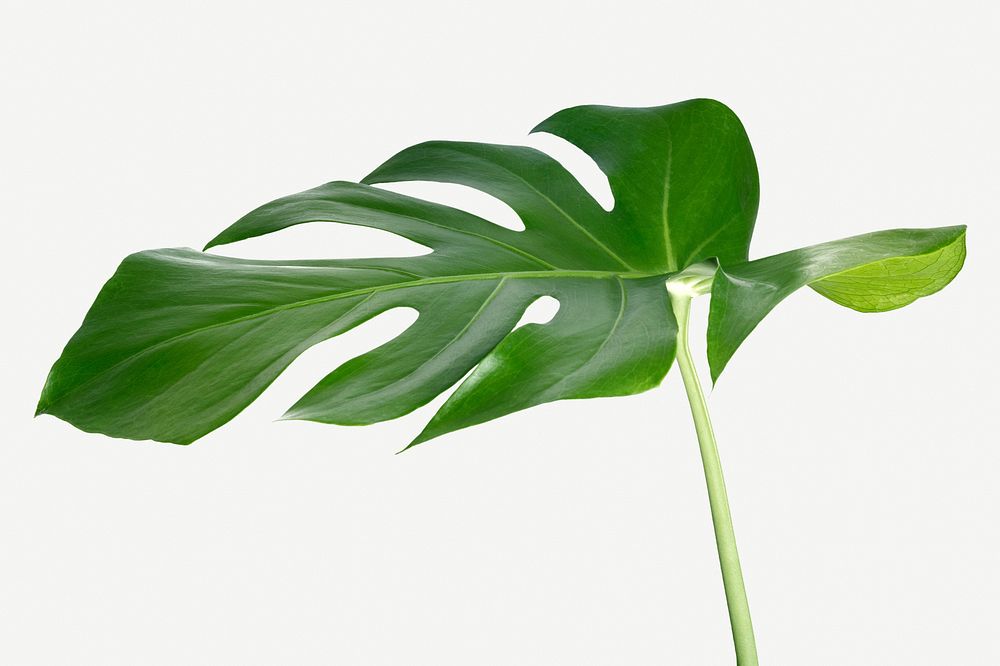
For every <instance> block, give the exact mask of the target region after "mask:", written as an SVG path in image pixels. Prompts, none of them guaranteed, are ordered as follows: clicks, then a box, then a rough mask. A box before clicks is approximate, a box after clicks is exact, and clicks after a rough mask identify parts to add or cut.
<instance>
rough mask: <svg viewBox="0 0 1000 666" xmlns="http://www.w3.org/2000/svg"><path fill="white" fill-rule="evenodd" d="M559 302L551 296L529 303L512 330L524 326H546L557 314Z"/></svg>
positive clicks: (540, 297)
mask: <svg viewBox="0 0 1000 666" xmlns="http://www.w3.org/2000/svg"><path fill="white" fill-rule="evenodd" d="M559 305H560V304H559V301H558V300H556V299H555V298H552V297H551V296H539V297H538V298H536V299H535V300H533V301H532V302H531V305H529V306H528V307H527V309H526V310H525V311H524V314H522V315H521V318H520V319H519V320H518V322H517V325H516V326H514V328H520V327H522V326H524V325H526V324H547V323H549V322H550V321H552V318H553V317H555V316H556V313H557V312H559Z"/></svg>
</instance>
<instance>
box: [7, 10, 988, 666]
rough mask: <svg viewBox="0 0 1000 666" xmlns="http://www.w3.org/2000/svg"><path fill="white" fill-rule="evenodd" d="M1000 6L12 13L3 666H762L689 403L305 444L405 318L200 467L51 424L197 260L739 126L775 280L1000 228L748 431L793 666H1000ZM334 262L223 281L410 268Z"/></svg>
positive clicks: (317, 363) (816, 347) (731, 396)
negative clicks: (460, 173)
mask: <svg viewBox="0 0 1000 666" xmlns="http://www.w3.org/2000/svg"><path fill="white" fill-rule="evenodd" d="M991 5H995V3H988V2H982V3H973V2H949V3H941V2H935V3H920V2H905V3H904V2H883V3H878V2H864V3H850V2H846V3H845V2H837V3H832V2H831V3H799V2H787V3H770V4H769V3H745V4H738V5H730V6H724V5H719V4H716V3H705V2H688V3H676V2H649V3H628V2H617V3H588V2H581V1H577V2H565V3H545V2H531V3H525V4H520V3H516V2H505V3H489V4H485V3H483V4H478V3H472V2H455V3H444V2H434V3H424V2H409V3H400V4H398V5H393V4H392V3H378V4H375V3H364V2H358V3H351V4H346V3H340V2H336V1H335V0H328V1H326V2H313V3H294V2H280V3H273V5H272V6H270V7H264V6H260V5H258V4H256V3H236V2H233V3H225V4H223V3H204V2H176V3H163V4H162V5H153V4H143V3H91V2H86V3H83V2H65V3H46V2H23V3H22V2H10V1H9V0H4V1H3V5H2V6H3V12H2V16H0V85H2V88H0V90H2V103H0V138H2V142H0V211H2V213H0V216H2V218H0V219H2V224H3V230H4V253H3V254H4V258H3V262H2V264H0V270H2V271H3V275H2V280H3V289H4V301H5V307H4V312H5V314H4V318H3V326H2V332H0V334H2V335H3V340H2V344H3V347H2V349H3V355H2V360H0V363H2V378H0V381H2V395H0V398H2V400H0V409H2V410H3V411H2V422H0V423H2V433H3V434H2V440H3V441H2V445H0V663H3V664H30V665H34V664H39V665H41V664H45V665H49V664H72V665H78V664H100V665H105V664H107V665H112V664H128V665H134V664H213V665H214V664H223V665H228V664H240V665H243V664H247V665H253V664H350V665H358V666H376V665H397V664H407V665H415V666H424V665H426V666H430V665H434V666H445V665H462V666H469V665H479V664H483V665H487V666H492V665H497V666H506V665H512V666H534V665H537V666H557V665H567V666H569V665H573V666H580V665H596V666H604V665H609V666H621V665H627V666H642V665H646V664H648V665H657V664H680V665H689V664H705V665H713V666H714V665H717V664H727V663H732V661H733V659H732V648H731V642H730V636H729V628H728V621H727V617H726V612H725V605H724V599H723V594H722V585H721V581H720V577H719V572H718V563H717V560H716V555H715V550H714V543H713V540H712V532H711V525H710V519H709V513H708V506H707V500H706V494H705V489H704V482H703V478H702V476H701V474H702V473H701V468H700V462H699V459H698V454H697V447H696V443H695V438H694V433H693V429H692V426H691V425H690V420H689V415H688V413H687V406H686V404H685V401H684V397H683V391H682V390H681V387H680V382H679V377H678V375H677V374H676V373H671V374H670V375H669V376H668V378H667V380H666V381H665V383H664V385H663V387H662V388H661V389H659V390H656V391H652V392H650V393H647V394H644V395H642V396H639V397H634V398H624V399H608V400H596V401H586V402H571V403H560V404H554V405H547V406H544V407H540V408H536V409H533V410H530V411H528V412H526V413H521V414H518V415H515V416H511V417H509V418H505V419H502V420H500V421H498V422H495V423H492V424H488V425H486V426H482V427H477V428H474V429H471V430H466V431H462V432H460V433H457V434H454V435H451V436H448V437H445V438H443V439H441V440H439V441H436V442H433V443H431V444H428V445H426V446H423V447H420V448H418V449H416V450H414V451H412V452H409V453H407V454H406V455H402V456H394V455H392V454H393V452H394V451H396V450H397V449H398V448H399V447H400V446H401V445H403V444H404V443H405V442H407V441H408V440H409V438H410V437H411V436H412V435H413V434H414V433H416V432H417V431H419V429H420V427H421V425H422V424H423V423H424V422H425V421H426V420H427V419H428V418H429V417H430V415H431V414H432V413H433V410H434V408H435V406H436V405H439V404H440V402H441V400H440V399H439V400H437V401H435V403H433V404H432V405H430V406H428V407H426V408H424V409H421V410H419V411H418V412H416V413H414V414H412V415H410V416H408V417H405V418H403V419H400V420H398V421H394V422H390V423H386V424H382V425H378V426H373V427H369V428H356V429H351V428H338V427H332V426H322V425H317V424H310V423H296V422H274V420H273V419H274V418H276V417H277V416H279V415H280V414H281V413H282V412H283V411H284V409H285V408H286V407H287V406H289V405H290V404H291V403H292V402H294V400H295V399H296V398H297V397H298V396H299V395H301V394H302V393H303V392H305V390H307V389H308V388H309V387H311V386H312V384H313V383H314V382H315V381H317V380H318V379H319V378H320V377H322V376H324V375H325V374H326V373H327V372H329V371H330V370H331V369H333V368H334V367H335V366H336V365H337V364H338V363H340V362H342V361H343V360H345V359H347V358H349V357H351V356H352V355H355V354H357V353H360V352H361V351H363V350H365V349H367V348H368V347H370V346H372V345H373V344H374V343H377V342H381V341H383V340H386V339H388V338H389V337H390V336H392V335H393V334H395V333H396V332H398V331H399V330H401V328H402V327H403V326H404V325H405V324H406V322H407V321H408V320H409V318H408V316H407V315H406V314H405V313H391V314H389V315H386V316H383V317H381V318H379V319H378V320H377V321H375V322H373V323H372V324H370V325H368V326H367V327H365V328H362V329H358V330H356V331H354V332H352V333H350V334H348V335H346V336H344V337H342V338H340V339H337V340H333V341H330V342H328V343H325V344H323V345H321V346H319V347H317V348H314V349H313V350H311V351H310V352H308V353H307V354H305V355H304V356H303V357H301V358H300V359H299V360H298V361H297V362H296V363H295V364H293V366H292V367H291V368H290V369H289V370H288V372H286V373H285V374H284V375H283V376H282V377H281V378H280V379H279V381H277V382H276V383H275V384H274V385H273V386H272V387H271V388H270V389H269V390H268V391H267V392H266V393H265V394H264V395H263V396H262V397H261V399H260V400H258V401H257V402H256V403H255V404H254V405H252V406H251V407H250V408H248V409H247V410H246V411H245V412H244V413H242V414H241V415H240V416H239V417H238V418H236V419H235V420H234V421H233V422H232V423H230V424H229V425H227V426H225V427H224V428H222V429H221V430H219V431H217V432H215V433H213V434H211V435H209V436H208V437H205V438H204V439H203V440H201V441H199V442H197V443H195V444H194V445H192V446H190V447H177V446H171V445H165V444H152V443H134V442H127V441H118V440H112V439H108V438H105V437H102V436H97V435H88V434H85V433H82V432H79V431H76V430H75V429H73V428H72V427H70V426H68V425H67V424H65V423H63V422H60V421H57V420H56V419H53V418H51V417H43V418H39V419H35V420H33V419H32V418H31V415H32V413H33V409H34V404H35V400H36V398H37V395H38V393H39V391H40V389H41V387H42V383H43V381H44V378H45V374H46V372H47V371H48V368H49V366H50V365H51V363H52V362H53V361H54V360H55V359H56V357H57V356H58V355H59V352H60V350H61V348H62V345H63V344H64V343H65V341H66V340H67V339H68V338H69V336H70V335H71V334H72V333H73V331H74V330H75V329H76V327H77V326H78V324H79V322H80V320H81V319H82V317H83V315H84V313H85V312H86V310H87V308H88V306H89V305H90V303H91V301H92V299H93V297H94V295H95V294H96V293H97V291H98V289H99V288H100V286H101V285H102V284H103V282H104V281H105V280H106V279H107V278H108V277H109V276H110V275H111V273H112V272H113V271H114V269H115V267H116V266H117V264H118V262H119V261H120V259H121V258H122V257H123V256H125V255H126V254H128V253H130V252H134V251H137V250H141V249H147V248H154V247H164V246H180V245H188V246H194V247H200V246H201V245H202V244H203V243H204V242H205V241H206V240H207V239H209V238H210V237H212V236H213V235H215V233H216V232H218V231H219V230H220V229H222V228H223V227H225V226H227V225H228V224H229V223H230V222H232V221H233V220H235V219H236V218H237V217H238V216H240V215H241V214H243V213H244V212H246V211H248V210H250V209H251V208H253V207H255V206H257V205H258V204H260V203H263V202H265V201H267V200H270V199H272V198H274V197H277V196H280V195H283V194H288V193H291V192H295V191H298V190H302V189H305V188H308V187H311V186H314V185H317V184H320V183H322V182H325V181H328V180H334V179H358V178H360V177H361V176H363V175H364V174H365V173H367V172H368V171H369V170H370V169H372V168H374V167H375V166H376V165H378V164H379V163H380V162H382V161H383V160H384V159H385V158H387V157H388V156H389V155H391V154H392V153H393V152H395V151H396V150H399V149H401V148H403V147H405V146H407V145H410V144H412V143H415V142H418V141H421V140H425V139H432V138H453V139H467V140H484V141H494V142H506V143H519V142H527V143H528V144H529V145H535V146H539V147H544V148H547V149H548V148H552V149H553V150H554V152H555V153H556V154H558V155H559V156H560V158H562V159H566V160H568V161H567V163H568V164H569V165H570V167H571V168H572V169H574V170H575V171H577V172H579V173H582V174H583V176H581V177H582V178H583V180H584V181H585V184H586V185H588V187H592V188H597V187H599V186H600V185H601V183H600V179H599V178H597V177H595V176H594V174H593V172H592V169H593V167H592V165H588V164H587V163H586V161H585V160H581V159H579V156H578V155H575V154H574V153H573V152H572V151H568V150H566V149H565V146H563V145H561V144H560V142H558V141H554V140H551V141H548V140H545V139H538V138H527V137H526V133H527V130H528V129H530V128H531V127H532V126H533V125H534V124H535V123H536V122H537V121H539V120H541V119H542V118H544V117H546V116H547V115H549V114H550V113H552V112H554V111H556V110H558V109H560V108H563V107H566V106H572V105H576V104H581V103H605V104H616V105H635V106H640V105H658V104H664V103H668V102H673V101H679V100H682V99H687V98H690V97H702V96H704V97H715V98H718V99H720V100H723V101H724V102H726V103H728V104H729V105H730V106H731V107H732V108H733V109H734V110H735V111H736V112H737V113H738V114H739V115H740V116H741V118H742V119H743V121H744V123H745V124H746V126H747V128H748V132H749V134H750V137H751V140H752V141H753V143H754V146H755V150H756V154H757V158H758V161H759V164H760V172H761V184H762V203H761V209H760V215H759V217H758V223H757V233H756V236H755V241H754V245H753V248H752V255H753V256H764V255H766V254H771V253H774V252H777V251H781V250H785V249H791V248H795V247H799V246H802V245H806V244H810V243H814V242H821V241H825V240H831V239H834V238H839V237H842V236H848V235H852V234H855V233H860V232H865V231H869V230H874V229H881V228H890V227H898V226H918V227H923V226H936V225H951V224H958V223H966V224H968V225H969V227H970V228H969V246H970V247H969V259H968V262H967V265H966V268H965V270H964V272H963V273H962V274H961V275H960V276H959V277H958V278H957V279H956V280H955V282H954V283H953V284H952V285H951V286H950V287H948V288H947V289H946V290H944V291H943V292H942V293H940V294H938V295H936V296H934V297H932V298H929V299H925V300H922V301H919V302H918V303H916V304H915V305H913V306H911V307H909V308H906V309H904V310H901V311H898V312H892V313H888V314H883V315H860V314H857V313H854V312H851V311H848V310H845V309H843V308H839V307H837V306H835V305H833V304H831V303H830V302H827V301H825V300H824V299H822V298H819V297H818V296H816V294H814V293H812V292H810V291H809V290H804V291H803V292H800V293H798V294H796V295H794V296H793V297H791V298H789V299H788V300H787V301H786V302H785V303H783V304H782V305H781V306H779V308H778V309H777V310H776V311H775V312H774V313H773V314H772V315H771V316H770V317H769V318H768V319H767V320H766V321H765V323H763V324H762V325H761V326H760V327H759V328H758V330H757V331H756V332H755V333H754V334H753V335H752V336H751V337H750V339H749V340H748V341H747V343H746V344H745V345H744V347H743V348H742V349H741V350H740V351H739V352H738V354H737V355H736V357H735V358H734V360H733V362H732V363H731V364H730V366H729V368H728V369H727V373H726V374H725V375H724V376H723V378H722V380H721V382H720V384H719V385H718V387H717V388H716V390H715V391H714V393H713V395H712V398H711V402H712V405H711V406H712V409H713V412H714V415H715V419H716V427H717V431H718V434H719V438H720V443H721V449H722V457H723V462H724V465H725V468H726V472H727V475H728V481H729V487H730V493H731V500H732V503H733V512H734V518H735V521H736V529H737V536H738V538H739V542H740V546H741V550H742V555H743V564H744V569H745V571H746V578H747V586H748V589H749V594H750V602H751V608H752V610H753V616H754V622H755V625H756V629H757V640H758V645H759V648H760V653H761V658H762V663H764V664H768V665H783V664H787V665H802V664H810V665H814V664H818V665H825V664H830V665H842V664H852V665H865V664H876V665H879V664H909V665H916V664H934V665H939V664H963V665H974V664H984V665H985V664H997V663H1000V642H998V641H997V640H996V626H997V621H998V619H1000V618H998V616H997V611H996V599H997V597H998V596H1000V580H998V574H997V571H998V567H997V564H998V554H997V551H998V548H1000V529H998V527H997V526H998V524H1000V521H998V520H997V513H998V511H997V509H998V504H1000V502H998V500H1000V490H998V484H997V481H996V479H997V474H998V469H1000V441H998V440H1000V438H998V436H997V432H998V427H1000V423H998V418H997V412H998V408H997V397H998V396H997V390H996V376H997V371H998V370H1000V368H998V354H997V351H996V345H997V332H998V316H997V297H996V288H995V281H996V270H995V266H996V262H997V256H998V253H1000V243H998V233H997V220H998V216H1000V211H998V209H1000V203H998V184H997V183H998V175H1000V169H998V157H997V155H998V154H1000V141H998V139H1000V134H998V130H997V126H998V123H997V117H998V101H1000V99H998V92H997V91H998V82H1000V81H998V76H997V65H998V64H1000V52H998V48H997V40H998V37H997V35H998V33H1000V20H998V14H997V9H995V8H994V7H991ZM560 151H561V152H560ZM588 166H589V167H590V168H591V171H590V172H588V171H587V167H588ZM407 191H410V192H416V193H424V194H426V195H428V196H432V197H437V198H439V199H440V198H441V197H442V196H445V197H448V198H447V199H446V200H448V201H451V202H453V203H458V204H461V205H465V206H468V207H470V208H471V209H472V210H476V211H479V210H485V211H487V212H488V211H489V210H493V211H497V210H500V208H501V207H499V206H498V205H496V204H495V203H491V202H490V201H484V197H476V196H473V195H470V194H468V193H467V192H464V191H460V188H451V189H449V188H431V187H423V186H419V185H418V186H411V187H410V189H409V190H407ZM491 207H492V208H491ZM315 227H316V228H308V229H307V228H304V227H300V228H297V229H294V230H290V231H288V232H285V233H283V234H280V235H278V236H276V237H274V238H271V239H266V240H263V241H253V242H251V243H246V244H245V245H244V246H243V247H241V246H239V245H237V246H233V247H232V248H227V250H226V252H227V253H237V254H238V253H243V254H244V255H246V256H255V257H275V258H289V257H297V256H309V257H315V256H370V255H383V256H384V255H386V254H393V253H395V254H405V253H406V252H408V251H410V249H411V246H410V245H409V243H407V242H405V241H402V240H399V239H396V238H393V237H391V236H389V235H387V234H384V233H381V232H376V231H366V230H361V229H352V228H342V229H338V228H335V227H334V225H315ZM705 305H706V304H705V303H700V304H699V316H700V319H699V320H698V321H697V322H696V325H699V326H700V325H703V318H704V312H705Z"/></svg>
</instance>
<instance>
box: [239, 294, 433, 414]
mask: <svg viewBox="0 0 1000 666" xmlns="http://www.w3.org/2000/svg"><path fill="white" fill-rule="evenodd" d="M417 317H418V312H417V310H416V309H414V308H410V307H396V308H390V309H388V310H386V311H384V312H380V313H379V314H377V315H375V316H374V317H372V318H371V319H369V320H368V321H366V322H364V323H363V324H360V325H358V326H356V327H354V328H352V329H351V330H349V331H345V332H344V333H342V334H340V335H338V336H335V337H332V338H329V339H327V340H323V341H322V342H318V343H316V344H315V345H313V346H312V347H310V348H309V349H307V350H305V351H304V352H302V353H301V354H300V355H299V356H298V357H296V358H295V360H293V361H292V362H291V364H290V365H289V366H288V368H286V369H285V371H284V372H282V373H281V374H280V375H278V378H277V379H275V380H274V383H273V384H271V385H270V386H268V387H267V388H266V389H265V390H264V393H263V394H262V395H261V396H260V397H259V398H258V399H257V400H255V401H254V402H253V403H251V404H250V406H249V407H247V409H246V410H244V411H243V412H242V413H241V414H240V415H239V416H237V417H236V418H237V419H239V420H243V419H247V422H251V421H255V420H257V419H273V418H275V416H278V415H281V414H282V413H283V412H284V411H285V410H286V409H288V408H289V407H291V406H292V405H293V404H295V403H296V402H297V401H298V400H299V398H301V397H302V396H303V395H304V394H305V393H306V391H308V390H309V389H311V388H312V387H313V386H315V385H316V384H317V383H319V381H320V380H321V379H323V378H324V377H326V376H327V375H328V374H330V373H331V372H333V371H334V370H335V369H336V368H339V367H340V366H341V365H343V364H344V363H346V362H347V361H349V360H351V359H352V358H355V357H357V356H360V355H362V354H364V353H366V352H369V351H371V350H372V349H375V348H376V347H379V346H381V345H383V344H385V343H386V342H389V341H390V340H393V339H394V338H396V337H398V336H400V335H402V334H403V333H404V332H405V331H406V329H408V328H409V327H410V326H412V325H413V323H414V322H415V321H416V320H417Z"/></svg>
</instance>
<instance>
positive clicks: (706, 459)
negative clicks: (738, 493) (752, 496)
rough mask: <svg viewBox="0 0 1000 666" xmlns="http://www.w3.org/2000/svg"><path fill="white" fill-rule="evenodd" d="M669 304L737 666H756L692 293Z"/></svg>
mask: <svg viewBox="0 0 1000 666" xmlns="http://www.w3.org/2000/svg"><path fill="white" fill-rule="evenodd" d="M669 293H670V303H671V306H672V307H673V310H674V316H675V317H676V319H677V365H678V366H679V367H680V371H681V377H682V378H683V379H684V390H685V391H687V397H688V402H689V403H690V405H691V416H692V417H693V418H694V427H695V430H696V431H697V433H698V445H699V447H700V448H701V462H702V465H703V466H704V468H705V482H706V483H707V484H708V502H709V505H710V506H711V508H712V524H713V525H714V526H715V543H716V546H717V547H718V549H719V563H720V565H721V566H722V583H723V586H724V587H725V589H726V605H727V606H728V607H729V623H730V625H732V629H733V644H734V645H735V647H736V664H737V666H757V663H758V662H757V644H756V641H755V640H754V635H753V624H752V623H751V621H750V605H749V604H748V603H747V592H746V588H745V586H744V584H743V570H742V569H741V567H740V556H739V553H738V552H737V551H736V535H735V534H734V532H733V519H732V516H731V515H730V513H729V498H728V495H727V494H726V482H725V479H723V476H722V463H721V461H720V460H719V449H718V447H717V446H716V444H715V433H714V431H713V430H712V421H711V419H710V418H709V415H708V405H707V404H706V402H705V394H704V392H703V391H702V387H701V380H699V379H698V374H697V372H696V371H695V365H694V359H693V358H692V356H691V349H690V347H689V345H688V319H689V318H690V313H691V300H692V294H691V293H685V292H684V291H680V292H679V293H678V292H675V291H670V292H669Z"/></svg>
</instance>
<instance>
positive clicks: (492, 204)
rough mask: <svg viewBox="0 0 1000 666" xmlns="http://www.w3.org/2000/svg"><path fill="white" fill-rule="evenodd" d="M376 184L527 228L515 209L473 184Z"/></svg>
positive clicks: (512, 226) (502, 223) (514, 228)
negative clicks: (470, 185) (469, 185)
mask: <svg viewBox="0 0 1000 666" xmlns="http://www.w3.org/2000/svg"><path fill="white" fill-rule="evenodd" d="M376 187H381V188H385V189H387V190H390V191H392V192H398V193H399V194H405V195H407V196H411V197H417V198H418V199H424V200H425V201H432V202H434V203H439V204H443V205H445V206H451V207H452V208H459V209H461V210H464V211H466V212H467V213H472V214H473V215H477V216H479V217H481V218H483V219H484V220H486V221H488V222H492V223H493V224H495V225H497V226H499V227H504V228H505V229H510V230H512V231H524V222H523V221H522V220H521V217H520V216H519V215H518V214H517V213H515V212H514V209H513V208H511V207H510V206H508V205H507V204H506V203H504V202H503V201H500V200H499V199H497V198H496V197H494V196H492V195H490V194H486V193H485V192H481V191H479V190H477V189H475V188H474V187H468V186H467V185H457V184H455V183H435V182H430V181H423V180H421V181H406V182H402V183H379V184H378V185H376Z"/></svg>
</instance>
